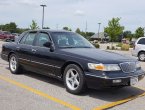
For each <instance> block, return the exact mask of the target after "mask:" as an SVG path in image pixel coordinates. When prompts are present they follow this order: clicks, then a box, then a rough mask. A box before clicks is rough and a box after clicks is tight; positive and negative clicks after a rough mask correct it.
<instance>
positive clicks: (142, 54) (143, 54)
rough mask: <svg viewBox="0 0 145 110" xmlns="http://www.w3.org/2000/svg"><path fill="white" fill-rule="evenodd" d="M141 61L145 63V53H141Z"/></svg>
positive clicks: (139, 56)
mask: <svg viewBox="0 0 145 110" xmlns="http://www.w3.org/2000/svg"><path fill="white" fill-rule="evenodd" d="M138 59H139V61H145V52H140V53H139V55H138Z"/></svg>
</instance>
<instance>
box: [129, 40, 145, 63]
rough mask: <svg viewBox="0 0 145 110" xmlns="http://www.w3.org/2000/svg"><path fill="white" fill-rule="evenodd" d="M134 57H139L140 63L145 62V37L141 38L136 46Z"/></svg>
mask: <svg viewBox="0 0 145 110" xmlns="http://www.w3.org/2000/svg"><path fill="white" fill-rule="evenodd" d="M132 55H133V56H136V57H138V59H139V60H140V61H145V37H140V38H138V39H137V41H136V42H135V44H134V48H133V51H132Z"/></svg>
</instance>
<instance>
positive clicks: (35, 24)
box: [30, 20, 39, 30]
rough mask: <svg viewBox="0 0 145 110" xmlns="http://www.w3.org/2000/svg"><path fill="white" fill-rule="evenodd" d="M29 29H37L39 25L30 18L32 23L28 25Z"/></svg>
mask: <svg viewBox="0 0 145 110" xmlns="http://www.w3.org/2000/svg"><path fill="white" fill-rule="evenodd" d="M30 29H32V30H34V29H39V26H38V25H37V23H36V22H35V21H34V20H32V24H31V25H30Z"/></svg>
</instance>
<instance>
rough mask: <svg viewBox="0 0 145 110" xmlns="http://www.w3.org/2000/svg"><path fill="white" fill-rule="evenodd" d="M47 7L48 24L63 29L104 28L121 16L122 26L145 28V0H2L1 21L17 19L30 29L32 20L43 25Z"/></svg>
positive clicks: (7, 21)
mask: <svg viewBox="0 0 145 110" xmlns="http://www.w3.org/2000/svg"><path fill="white" fill-rule="evenodd" d="M40 4H46V5H47V7H46V8H45V27H50V28H52V29H56V27H57V25H58V28H59V29H61V28H62V27H63V26H68V27H70V28H72V29H73V30H75V29H76V28H77V27H80V28H81V30H85V25H86V21H87V23H88V31H93V32H97V30H98V22H101V23H102V24H101V31H103V28H104V27H105V26H106V25H107V23H108V20H110V19H112V17H121V25H123V26H125V29H126V30H131V31H134V30H135V29H136V28H137V27H139V26H142V27H145V0H0V24H5V23H9V22H16V24H17V25H18V27H22V28H27V27H29V25H30V24H31V22H32V20H35V21H36V22H37V23H38V25H39V26H40V27H41V20H42V7H40Z"/></svg>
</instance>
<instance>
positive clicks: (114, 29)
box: [104, 18, 124, 42]
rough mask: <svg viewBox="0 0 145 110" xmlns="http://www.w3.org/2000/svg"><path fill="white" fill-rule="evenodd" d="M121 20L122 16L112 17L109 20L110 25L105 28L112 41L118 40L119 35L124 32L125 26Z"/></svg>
mask: <svg viewBox="0 0 145 110" xmlns="http://www.w3.org/2000/svg"><path fill="white" fill-rule="evenodd" d="M119 21H120V18H112V20H110V21H109V22H108V27H105V29H104V31H105V33H107V34H108V35H109V36H110V38H111V41H112V42H113V41H116V40H117V37H118V36H119V35H121V34H122V33H123V30H124V27H123V26H121V25H120V23H119Z"/></svg>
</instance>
